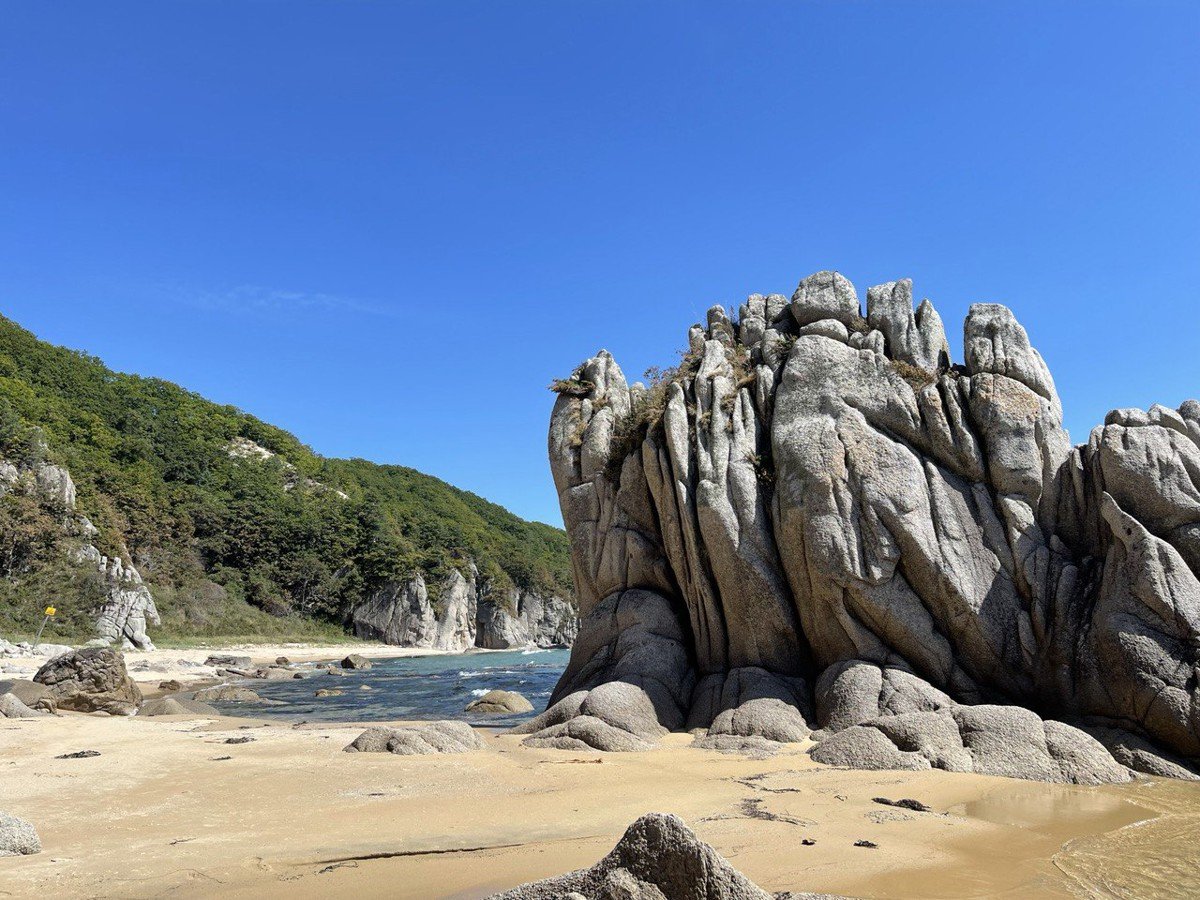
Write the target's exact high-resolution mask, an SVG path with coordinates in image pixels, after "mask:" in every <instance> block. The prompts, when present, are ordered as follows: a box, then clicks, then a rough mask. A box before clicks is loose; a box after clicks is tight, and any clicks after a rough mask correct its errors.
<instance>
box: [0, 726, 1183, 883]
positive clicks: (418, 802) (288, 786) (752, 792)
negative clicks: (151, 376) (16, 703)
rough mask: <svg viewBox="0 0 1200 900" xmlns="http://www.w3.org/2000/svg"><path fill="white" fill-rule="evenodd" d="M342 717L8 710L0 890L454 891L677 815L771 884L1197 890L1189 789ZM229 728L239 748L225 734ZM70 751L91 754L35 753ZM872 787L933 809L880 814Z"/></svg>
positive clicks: (601, 849) (520, 872)
mask: <svg viewBox="0 0 1200 900" xmlns="http://www.w3.org/2000/svg"><path fill="white" fill-rule="evenodd" d="M361 730H362V728H361V726H350V725H328V724H322V725H312V726H299V727H294V726H291V725H287V724H280V723H277V722H272V723H267V722H261V721H252V720H247V719H232V718H222V719H215V720H214V719H205V720H181V719H170V718H149V719H138V718H133V719H121V718H108V717H93V716H82V715H65V716H62V717H60V718H56V719H28V720H6V721H4V722H2V723H0V760H2V761H0V809H3V810H4V811H6V812H9V813H12V814H14V815H18V816H21V817H22V818H25V819H28V820H29V821H31V822H33V823H34V824H35V826H36V827H37V829H38V831H39V833H40V834H41V838H42V842H43V844H44V848H45V849H44V851H43V852H42V853H41V854H39V855H36V856H31V857H24V858H9V859H0V894H3V895H6V896H18V897H41V898H46V897H79V896H104V897H163V896H171V897H354V898H356V900H365V898H370V897H389V898H403V897H456V898H476V897H483V896H486V895H487V894H488V893H490V892H492V891H496V890H501V889H503V888H507V887H511V886H513V885H516V884H519V883H521V882H524V881H529V880H532V879H537V878H543V877H546V876H549V875H555V874H559V873H561V872H564V871H567V870H569V869H573V868H579V867H582V866H587V865H590V864H592V863H593V862H595V861H596V860H597V859H599V858H600V857H601V856H602V855H603V854H604V853H606V852H607V851H608V850H609V849H610V848H611V846H612V845H613V843H614V842H615V841H616V840H617V839H618V838H619V837H620V835H621V833H622V832H623V831H624V829H625V827H626V826H627V825H628V824H629V823H630V822H632V821H633V820H634V819H635V818H637V817H638V816H639V815H641V814H643V813H646V812H650V811H663V812H672V813H676V814H678V815H679V816H681V817H682V818H683V819H684V820H685V821H687V822H688V823H689V824H690V825H691V826H692V827H693V828H694V829H695V830H696V832H697V833H698V834H699V835H700V837H701V838H703V839H704V840H706V841H708V842H709V843H711V844H713V845H714V846H715V847H716V848H717V849H718V850H719V851H720V852H721V853H723V854H724V855H725V856H726V857H727V858H728V859H729V860H730V861H731V862H732V863H733V864H734V865H735V866H737V867H738V868H739V869H741V870H742V871H743V872H745V873H746V874H747V875H748V876H749V877H751V878H752V879H754V880H755V881H756V882H757V883H758V884H760V885H761V886H762V887H764V888H766V889H767V890H771V891H785V890H791V891H827V892H831V893H841V894H846V895H851V896H865V897H888V898H902V897H921V898H928V897H1031V896H1046V897H1070V896H1111V897H1139V898H1141V897H1152V896H1164V897H1169V896H1175V897H1184V896H1197V894H1198V893H1200V870H1198V868H1197V866H1198V860H1200V850H1198V846H1200V845H1198V843H1197V839H1198V837H1200V785H1198V784H1195V783H1176V782H1166V781H1159V780H1153V781H1146V782H1142V783H1139V784H1133V785H1124V786H1113V787H1102V788H1083V787H1073V786H1056V785H1043V784H1034V783H1029V782H1022V781H1014V780H1008V779H1001V778H989V777H984V776H975V775H955V774H948V773H944V772H938V771H930V772H916V773H912V772H903V773H901V772H853V771H842V770H835V769H828V768H824V767H821V766H819V765H817V764H815V763H813V762H812V761H811V760H810V759H809V757H808V756H807V755H806V754H804V753H803V752H801V751H802V749H803V748H802V747H801V746H799V745H796V746H795V747H794V748H789V751H791V752H786V753H783V754H780V755H777V756H775V757H772V758H770V759H765V760H754V759H747V758H744V757H740V756H726V755H722V754H718V753H715V752H711V751H702V750H695V749H692V748H691V747H690V746H688V745H689V743H690V738H688V737H687V736H685V735H672V736H670V737H669V738H668V739H667V740H666V741H665V742H664V747H663V749H660V750H656V751H652V752H647V753H630V754H607V755H600V754H584V753H567V752H562V751H550V750H531V749H527V748H524V747H522V746H521V745H520V743H519V739H518V738H515V737H510V736H505V735H491V734H488V735H486V742H487V745H488V746H487V749H486V750H483V751H479V752H474V753H467V754H461V755H455V756H428V757H397V756H392V755H390V754H349V753H344V752H342V748H343V747H344V746H345V745H346V744H347V743H348V742H349V741H350V740H351V739H352V738H353V737H355V736H356V735H357V734H358V733H359V732H360V731H361ZM244 735H249V736H252V737H253V738H254V739H255V740H254V741H253V742H252V743H246V744H233V745H230V744H225V743H224V741H225V740H226V739H227V738H230V737H238V736H244ZM84 749H93V750H99V751H100V753H101V754H102V755H101V756H99V757H96V758H91V759H76V760H57V759H55V758H54V757H55V756H57V755H59V754H62V753H68V752H72V751H76V750H84ZM221 757H230V758H229V759H221ZM878 796H884V797H889V798H892V799H898V798H901V797H911V798H915V799H918V800H921V801H923V802H924V803H927V804H928V805H929V806H931V807H932V808H933V811H932V812H929V813H918V812H910V811H907V810H902V809H895V808H890V807H886V806H882V805H880V804H877V803H874V802H873V801H872V798H874V797H878ZM804 838H808V839H812V840H815V841H816V843H815V844H813V845H812V846H804V845H803V844H802V843H801V840H802V839H804ZM859 840H869V841H872V842H874V843H875V844H877V845H878V847H877V848H875V849H870V848H860V847H855V846H854V843H855V842H856V841H859Z"/></svg>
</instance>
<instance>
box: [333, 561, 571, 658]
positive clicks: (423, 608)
mask: <svg viewBox="0 0 1200 900" xmlns="http://www.w3.org/2000/svg"><path fill="white" fill-rule="evenodd" d="M350 621H351V626H352V628H353V630H354V633H355V635H357V636H358V637H360V638H364V639H366V640H373V641H382V642H384V643H386V644H395V645H396V646H400V647H430V648H433V649H435V650H448V651H450V652H454V653H461V652H462V651H464V650H468V649H470V648H471V647H482V648H484V649H488V650H505V649H510V648H517V647H531V646H537V647H568V646H570V645H571V643H572V641H574V639H575V633H576V631H577V629H578V625H577V618H576V613H575V608H574V607H573V606H572V605H571V604H570V603H569V602H568V601H567V600H564V599H563V598H561V597H554V596H549V597H543V596H541V595H540V594H537V593H534V592H532V591H525V590H520V589H518V588H510V589H508V590H507V591H500V590H498V589H495V588H493V587H492V586H491V585H490V584H489V583H488V581H487V579H485V578H483V577H481V576H480V575H479V573H478V571H476V569H475V567H474V566H473V565H472V566H470V567H469V569H468V571H467V572H466V574H465V575H464V574H463V573H462V572H459V571H453V572H451V573H450V574H449V575H448V576H446V578H445V579H443V581H442V582H441V583H440V584H438V585H435V586H434V588H433V590H432V591H431V590H430V588H429V587H428V586H427V585H426V583H425V579H424V577H423V576H421V575H420V574H417V575H414V576H413V577H411V578H409V579H406V580H402V581H395V582H391V583H389V584H387V585H385V586H384V587H383V588H381V589H380V590H378V591H376V592H375V593H374V594H372V595H371V596H370V597H368V598H367V599H366V600H365V601H363V602H362V603H360V604H358V605H357V606H356V607H355V608H354V609H353V610H352V612H351V619H350Z"/></svg>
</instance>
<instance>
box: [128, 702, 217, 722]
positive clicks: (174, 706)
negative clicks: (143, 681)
mask: <svg viewBox="0 0 1200 900" xmlns="http://www.w3.org/2000/svg"><path fill="white" fill-rule="evenodd" d="M137 714H138V715H139V716H193V717H194V716H219V715H220V713H219V712H217V710H216V709H214V708H213V707H211V706H209V705H208V704H207V703H203V702H201V701H199V700H189V699H187V698H186V697H160V698H158V699H156V700H147V701H146V702H145V703H143V704H142V706H141V708H140V709H139V710H138V713H137Z"/></svg>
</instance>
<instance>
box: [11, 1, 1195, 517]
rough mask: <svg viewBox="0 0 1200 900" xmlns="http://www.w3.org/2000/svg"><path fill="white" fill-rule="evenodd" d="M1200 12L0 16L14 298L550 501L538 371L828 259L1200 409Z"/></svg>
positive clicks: (318, 442) (1073, 381)
mask: <svg viewBox="0 0 1200 900" xmlns="http://www.w3.org/2000/svg"><path fill="white" fill-rule="evenodd" d="M1198 39H1200V4H1196V3H1190V2H1189V3H1182V2H1181V3H1155V2H1138V3H1132V2H1131V3H1127V4H1119V5H1113V4H1105V3H1089V4H1086V5H1084V4H1076V3H1065V2H1064V3H1054V2H1042V3H1029V4H1022V3H1003V4H985V3H976V2H955V3H936V2H921V3H903V2H887V3H857V2H848V3H847V2H838V3H828V4H826V3H812V2H788V3H768V2H754V3H724V4H707V3H697V2H687V3H649V4H647V3H624V2H622V3H617V2H612V3H595V2H570V3H562V2H553V3H517V2H506V3H495V2H487V3H451V2H446V0H439V2H430V3H357V2H327V3H305V2H297V0H289V2H287V3H283V2H255V3H233V2H229V3H217V2H204V3H200V2H195V3H184V2H173V3H160V2H155V3H144V4H130V3H121V2H107V3H103V4H98V3H91V2H88V3H71V2H57V3H54V4H45V3H36V2H27V3H16V2H9V3H6V4H5V7H4V27H3V29H0V312H3V313H4V314H5V315H7V316H9V317H11V318H14V319H16V320H17V321H18V322H20V323H21V324H23V325H25V326H26V327H28V328H30V329H32V330H33V331H34V332H36V333H37V334H38V335H40V336H41V337H43V338H45V339H47V340H51V341H54V342H55V343H59V344H64V345H67V346H71V347H76V348H81V349H85V350H87V351H89V352H91V353H94V354H96V355H98V356H100V357H101V358H103V359H104V360H105V361H106V362H108V363H109V364H110V365H112V366H114V367H116V368H118V369H121V370H125V371H132V372H138V373H141V374H147V375H157V376H161V377H164V378H168V379H171V380H173V381H177V382H179V383H180V384H183V385H184V386H186V387H188V388H191V389H193V390H196V391H199V392H200V393H202V394H204V395H206V396H208V397H210V398H212V399H215V400H218V401H221V402H226V403H232V404H235V405H237V406H240V407H242V408H243V409H246V410H248V411H250V412H252V413H254V414H256V415H258V416H260V417H262V418H263V419H266V420H267V421H270V422H272V423H274V424H277V425H280V426H283V427H285V428H287V429H289V430H291V431H294V432H295V433H296V434H297V435H299V436H300V437H301V439H303V440H304V441H306V442H307V443H309V444H311V445H312V446H313V447H314V449H316V450H317V451H318V452H320V453H323V454H326V455H329V456H362V457H366V458H368V459H373V460H377V461H380V462H399V463H403V464H406V465H411V466H414V467H416V468H419V469H422V470H424V471H426V472H430V473H433V474H436V475H438V476H440V477H442V478H445V479H446V480H448V481H450V482H452V483H454V484H457V485H459V486H461V487H464V488H468V489H470V490H473V491H476V492H477V493H479V494H482V495H484V496H486V497H488V498H489V499H492V500H495V501H497V502H499V503H502V504H504V505H506V506H508V507H509V508H511V509H512V510H514V511H516V512H517V513H518V514H520V515H523V516H525V517H528V518H535V519H541V520H543V521H549V522H553V523H556V524H557V523H559V522H560V521H561V520H560V518H559V514H558V507H557V500H556V498H555V495H554V490H553V487H552V485H551V481H550V476H549V470H548V466H547V464H546V460H545V428H546V420H547V417H548V414H549V411H550V407H551V405H552V403H551V401H552V397H551V395H550V394H549V393H548V392H547V391H546V389H545V386H546V384H547V383H548V382H549V381H550V379H551V378H553V377H555V376H558V375H562V374H565V373H567V372H569V371H570V370H571V368H572V367H573V366H574V365H575V364H576V363H577V362H578V361H579V360H580V359H582V358H583V357H585V356H587V355H590V354H591V353H592V352H594V351H595V350H596V349H598V348H600V347H606V348H608V349H609V350H611V351H612V352H613V353H614V354H615V355H616V356H617V358H618V360H619V361H620V362H621V364H622V365H623V367H624V368H625V370H626V372H627V373H629V374H631V375H637V374H640V373H641V372H642V371H643V370H644V369H645V368H646V367H647V366H650V365H652V364H663V365H666V364H670V363H672V362H674V359H675V355H674V351H675V350H676V349H677V348H679V347H681V346H683V344H684V343H685V335H686V332H687V326H688V324H689V323H691V322H693V321H696V320H698V319H699V318H701V317H702V316H703V313H704V310H705V309H706V308H707V307H708V306H710V305H711V304H713V303H722V304H726V305H729V304H735V303H737V302H739V301H740V300H742V299H744V297H745V295H746V294H747V293H750V292H754V291H760V292H764V293H766V292H770V291H780V292H784V293H788V294H790V293H791V291H792V290H793V289H794V287H795V284H796V282H797V281H798V280H799V279H800V278H801V277H803V276H804V275H807V274H809V273H810V272H813V271H816V270H818V269H823V268H836V269H838V270H840V271H842V272H843V273H844V274H846V275H847V276H848V277H849V278H850V279H851V280H852V281H854V282H855V284H856V285H857V286H858V288H859V291H860V295H863V296H865V292H866V287H867V286H868V285H870V284H875V283H879V282H882V281H887V280H891V279H893V278H898V277H903V276H909V277H912V278H913V279H914V281H915V291H916V292H917V294H918V296H928V297H930V298H931V299H932V300H933V301H934V303H935V304H936V305H937V307H938V309H939V311H940V312H941V314H942V316H943V318H944V319H945V320H946V321H947V324H948V329H949V330H950V331H951V332H952V343H953V345H954V348H955V351H956V354H957V353H958V352H959V350H960V344H961V336H960V335H961V327H960V325H961V322H962V318H963V316H964V315H965V312H966V309H967V306H968V305H969V304H970V303H972V302H979V301H990V302H1001V303H1006V304H1008V305H1009V306H1011V307H1013V308H1014V309H1015V310H1016V312H1017V315H1018V317H1019V318H1020V319H1021V321H1022V322H1023V323H1024V324H1025V325H1026V327H1027V328H1028V329H1029V331H1030V333H1031V335H1032V337H1033V340H1034V343H1035V345H1036V346H1038V347H1039V348H1040V349H1041V351H1042V353H1043V355H1044V356H1045V357H1046V358H1047V360H1048V362H1049V363H1050V366H1051V369H1052V371H1053V372H1054V374H1055V377H1056V379H1057V382H1058V387H1059V391H1060V393H1061V394H1062V396H1063V401H1064V404H1065V407H1066V415H1067V425H1068V427H1069V428H1070V429H1071V432H1072V437H1073V439H1075V440H1076V441H1083V440H1086V438H1087V432H1088V430H1089V429H1090V428H1091V427H1092V426H1093V425H1094V424H1097V423H1098V422H1100V421H1101V420H1102V418H1103V416H1104V413H1105V412H1106V411H1107V410H1108V409H1110V408H1112V407H1116V406H1147V405H1149V404H1150V403H1153V402H1162V403H1166V404H1171V405H1177V404H1178V403H1179V402H1181V401H1182V400H1184V399H1185V398H1187V397H1189V396H1196V395H1197V394H1200V343H1198V339H1200V317H1198V315H1197V304H1198V302H1200V300H1198V297H1197V290H1198V285H1200V177H1198V173H1200V167H1198V165H1197V163H1198V161H1200V153H1198V151H1200V140H1198V138H1200V110H1198V108H1197V98H1198V97H1200V53H1197V45H1198Z"/></svg>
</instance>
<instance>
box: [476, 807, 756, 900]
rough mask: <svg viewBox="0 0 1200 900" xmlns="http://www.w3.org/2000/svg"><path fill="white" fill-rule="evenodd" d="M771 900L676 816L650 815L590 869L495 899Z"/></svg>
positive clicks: (507, 893) (507, 892)
mask: <svg viewBox="0 0 1200 900" xmlns="http://www.w3.org/2000/svg"><path fill="white" fill-rule="evenodd" d="M572 895H576V896H579V897H583V898H585V900H618V898H628V900H771V895H770V894H768V893H767V892H766V891H764V890H762V889H761V888H759V887H758V886H757V885H755V884H754V883H753V882H751V881H750V879H748V878H746V876H745V875H742V874H741V873H740V872H738V871H737V870H736V869H734V868H733V866H731V865H730V864H729V863H728V862H727V861H726V860H725V859H724V858H722V857H721V855H720V854H719V853H717V851H716V850H714V849H713V848H712V847H710V846H709V845H708V844H706V843H704V842H703V841H701V840H700V839H699V838H697V837H696V835H695V833H694V832H693V831H692V830H691V829H690V828H688V827H687V825H685V824H684V823H683V821H682V820H681V819H679V818H678V817H676V816H672V815H666V814H664V813H650V814H649V815H645V816H642V817H641V818H640V819H638V820H637V821H636V822H634V823H633V824H632V825H630V826H629V828H628V829H626V831H625V834H624V836H623V837H622V838H621V840H620V841H618V842H617V845H616V846H615V847H613V849H612V851H611V852H610V853H609V854H608V855H607V856H605V857H604V859H602V860H600V861H599V862H598V863H596V865H594V866H592V867H591V868H590V869H581V870H579V871H577V872H571V873H569V874H567V875H560V876H558V877H557V878H548V879H546V880H545V881H537V882H534V883H532V884H526V885H522V886H521V887H517V888H513V889H512V890H510V891H504V892H503V893H500V894H494V895H493V896H492V900H563V898H566V897H570V896H572Z"/></svg>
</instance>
